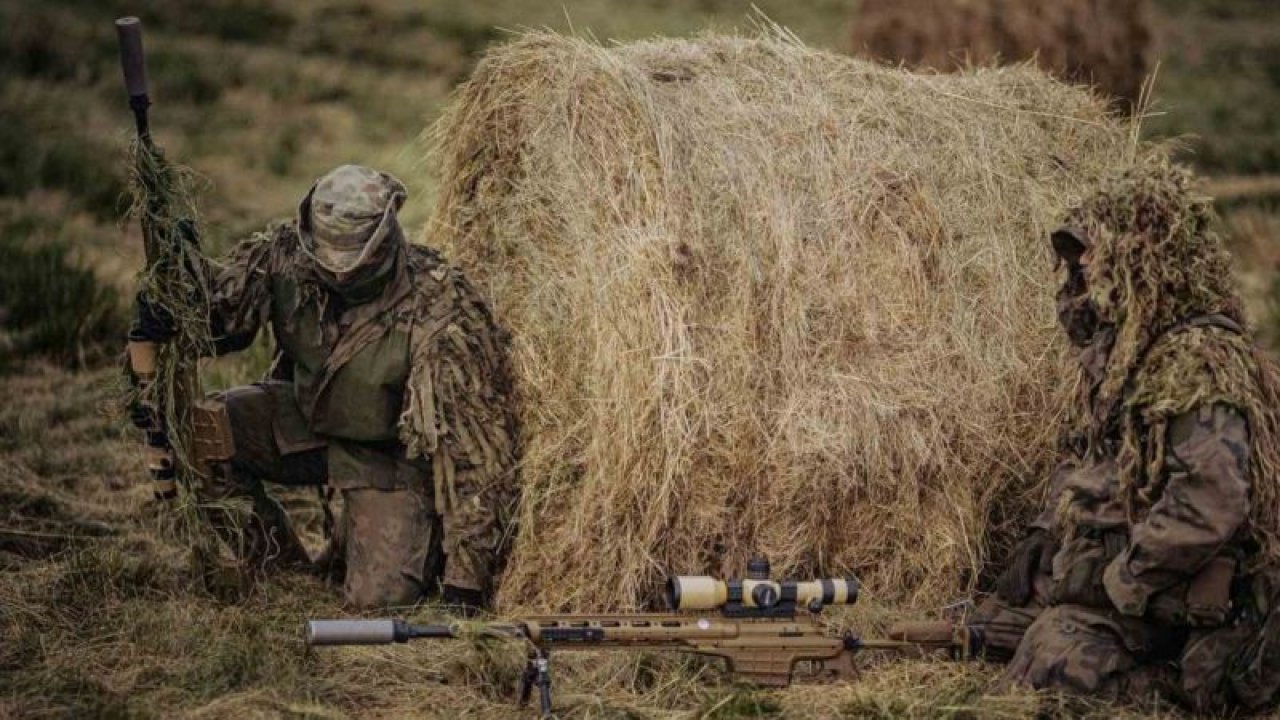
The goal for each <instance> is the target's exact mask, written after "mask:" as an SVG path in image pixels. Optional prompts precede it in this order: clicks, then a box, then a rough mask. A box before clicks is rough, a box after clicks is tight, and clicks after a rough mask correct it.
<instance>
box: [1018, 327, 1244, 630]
mask: <svg viewBox="0 0 1280 720" xmlns="http://www.w3.org/2000/svg"><path fill="white" fill-rule="evenodd" d="M1231 332H1232V331H1231V330H1228V329H1223V328H1218V327H1195V328H1190V329H1185V330H1183V331H1181V332H1180V333H1179V335H1182V336H1185V337H1181V338H1177V339H1176V343H1178V344H1180V345H1182V346H1186V345H1187V344H1188V342H1190V343H1191V344H1194V343H1217V342H1220V341H1223V340H1228V339H1229V337H1228V335H1229V334H1230V333H1231ZM1174 343H1175V338H1174V337H1172V336H1171V337H1168V338H1162V339H1161V340H1159V341H1157V343H1156V345H1155V346H1154V347H1153V348H1152V351H1151V352H1150V356H1151V358H1152V359H1151V360H1150V361H1148V362H1147V363H1146V364H1144V365H1143V366H1142V367H1141V368H1140V369H1139V371H1138V372H1139V373H1140V374H1141V373H1145V372H1148V370H1149V368H1150V367H1151V366H1152V365H1153V364H1158V363H1159V362H1160V358H1161V355H1162V353H1164V352H1166V348H1163V347H1161V346H1162V345H1172V344H1174ZM1206 372H1207V370H1206ZM1181 383H1183V386H1185V387H1196V386H1197V385H1199V384H1200V383H1199V382H1198V379H1197V378H1195V377H1185V378H1182V379H1181ZM1143 386H1144V378H1143V377H1141V376H1139V377H1138V378H1136V381H1135V383H1134V388H1135V390H1134V392H1135V393H1140V392H1141V389H1142V388H1143ZM1181 405H1187V403H1185V402H1184V403H1177V402H1171V403H1164V402H1162V401H1155V402H1147V401H1146V400H1143V401H1140V402H1137V403H1133V402H1130V403H1126V404H1125V406H1124V407H1123V408H1119V409H1117V410H1116V411H1114V412H1101V413H1095V416H1096V417H1107V418H1109V420H1108V421H1107V424H1106V426H1105V427H1102V428H1099V430H1100V431H1099V432H1098V433H1097V434H1096V436H1095V437H1096V438H1097V439H1098V440H1100V442H1095V443H1093V447H1092V448H1091V451H1090V452H1089V453H1087V454H1086V455H1085V456H1084V457H1076V458H1072V459H1070V460H1068V461H1067V462H1065V463H1063V465H1062V466H1061V467H1060V468H1059V469H1058V471H1057V472H1056V473H1055V475H1054V478H1053V481H1052V487H1051V489H1050V493H1049V500H1048V503H1047V504H1046V507H1045V510H1044V512H1043V513H1042V514H1041V515H1040V517H1039V518H1037V520H1036V522H1035V523H1034V524H1035V525H1036V526H1038V527H1042V528H1046V529H1051V530H1053V531H1055V532H1056V533H1057V535H1058V537H1059V540H1060V543H1061V545H1060V548H1059V550H1058V552H1057V554H1056V555H1055V557H1054V560H1053V584H1052V590H1051V591H1050V597H1049V599H1050V602H1051V603H1057V604H1061V603H1072V604H1083V605H1089V606H1095V607H1111V606H1114V607H1115V608H1116V609H1118V610H1120V611H1121V612H1122V613H1124V614H1126V615H1131V616H1144V615H1146V616H1152V617H1155V618H1156V619H1158V620H1161V621H1164V622H1169V623H1172V624H1186V625H1213V624H1215V623H1220V622H1222V621H1223V620H1224V619H1225V617H1224V615H1225V613H1226V612H1227V611H1228V610H1229V605H1230V600H1229V598H1228V595H1229V593H1230V589H1231V581H1232V579H1233V577H1235V576H1238V575H1239V574H1240V573H1241V572H1242V568H1243V567H1244V566H1245V564H1246V560H1247V556H1248V555H1249V554H1250V553H1252V552H1254V551H1255V548H1254V545H1253V543H1252V542H1251V540H1250V528H1249V522H1248V519H1249V503H1250V490H1251V477H1250V462H1249V458H1250V432H1249V423H1248V420H1247V417H1246V415H1245V414H1244V413H1243V412H1242V411H1241V409H1240V408H1239V407H1238V406H1237V405H1235V404H1234V403H1232V402H1231V401H1230V398H1229V397H1222V396H1215V395H1213V394H1205V395H1204V396H1203V397H1199V398H1197V399H1196V400H1195V401H1193V402H1191V403H1190V404H1189V405H1188V406H1187V407H1181ZM1209 605H1214V606H1215V607H1208V606H1209Z"/></svg>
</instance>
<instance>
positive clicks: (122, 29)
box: [116, 17, 147, 98]
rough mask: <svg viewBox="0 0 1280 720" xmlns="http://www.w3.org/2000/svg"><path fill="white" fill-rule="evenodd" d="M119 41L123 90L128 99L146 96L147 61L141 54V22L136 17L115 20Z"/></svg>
mask: <svg viewBox="0 0 1280 720" xmlns="http://www.w3.org/2000/svg"><path fill="white" fill-rule="evenodd" d="M116 35H117V36H118V37H119V39H120V67H121V69H123V70H124V88H125V90H126V91H127V92H128V93H129V97H131V98H134V97H145V96H146V94H147V61H146V56H145V55H143V53H142V21H141V20H139V19H138V18H136V17H122V18H120V19H118V20H116Z"/></svg>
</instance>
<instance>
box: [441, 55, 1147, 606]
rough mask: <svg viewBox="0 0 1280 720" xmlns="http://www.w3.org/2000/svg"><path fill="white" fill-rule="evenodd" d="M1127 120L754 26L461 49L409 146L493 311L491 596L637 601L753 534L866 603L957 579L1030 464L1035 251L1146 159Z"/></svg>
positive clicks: (1050, 385) (1041, 433)
mask: <svg viewBox="0 0 1280 720" xmlns="http://www.w3.org/2000/svg"><path fill="white" fill-rule="evenodd" d="M1131 130H1132V128H1131V126H1130V125H1128V124H1127V123H1125V122H1122V121H1119V120H1117V119H1116V118H1115V117H1114V116H1112V115H1110V114H1109V113H1108V112H1107V108H1106V107H1105V104H1104V103H1103V102H1102V101H1100V100H1099V99H1097V98H1095V97H1093V96H1090V95H1089V94H1088V93H1085V92H1083V91H1080V90H1078V89H1075V88H1070V87H1067V86H1064V85H1062V84H1061V83H1059V82H1057V81H1055V80H1053V79H1052V78H1050V77H1048V76H1047V75H1045V74H1043V73H1042V72H1040V71H1038V70H1036V69H1034V68H1030V67H1025V66H1023V67H1015V68H1001V69H987V70H980V71H974V72H969V73H962V74H958V75H945V76H944V75H915V74H911V73H908V72H904V71H901V70H896V69H889V68H884V67H881V66H879V65H875V64H873V63H870V62H866V61H861V60H857V59H853V58H849V57H845V56H842V55H837V54H832V53H824V52H819V51H815V50H812V49H809V48H806V47H804V46H802V45H800V44H799V43H798V42H796V41H795V40H794V39H793V38H790V37H788V36H786V35H785V34H784V33H781V32H771V31H766V32H764V33H763V34H762V35H760V36H758V37H726V36H715V35H711V36H705V37H701V38H698V39H695V40H655V41H649V42H640V43H634V44H624V45H617V46H611V47H607V48H606V47H602V46H600V45H598V44H596V43H593V42H590V41H587V40H583V39H576V38H566V37H562V36H558V35H554V34H545V33H535V34H530V35H526V36H523V37H521V38H519V39H517V40H515V41H514V42H512V43H510V44H507V45H504V46H501V47H498V48H496V49H494V50H491V51H490V52H489V53H488V55H487V56H486V57H485V58H484V59H483V60H482V61H481V63H480V64H479V65H478V67H477V69H476V72H475V75H474V77H473V78H472V79H471V80H470V81H469V82H468V83H466V84H465V85H463V86H462V87H460V88H459V90H458V91H457V93H456V95H455V98H454V101H453V104H452V106H451V107H450V108H449V109H448V110H447V111H446V113H445V114H444V116H443V118H442V119H441V121H440V122H439V124H438V125H436V126H435V128H434V129H433V130H432V131H431V133H430V139H433V140H434V142H435V152H436V157H437V158H438V160H439V163H440V165H441V169H440V173H441V182H440V187H441V191H440V203H439V205H438V206H437V209H436V212H435V214H434V216H433V218H432V219H431V221H430V222H429V224H428V227H427V230H426V233H425V240H426V243H427V244H429V245H432V246H434V247H440V248H442V249H443V250H444V251H445V253H446V254H447V255H448V256H449V257H450V258H452V259H454V260H455V261H456V262H458V263H459V264H460V265H461V266H462V267H463V269H464V270H465V271H466V273H467V275H468V277H471V278H473V279H474V280H475V281H476V283H477V285H478V286H479V287H480V288H481V289H482V291H483V292H484V293H485V294H486V295H487V296H489V297H490V298H492V300H493V304H494V309H495V315H496V316H497V319H498V321H499V322H501V323H502V324H503V325H504V326H506V327H509V328H510V329H511V331H512V336H513V343H512V357H513V368H514V371H515V377H516V384H517V389H518V390H519V392H520V396H521V399H522V403H521V406H520V413H521V418H520V419H521V428H522V431H523V433H522V449H523V456H522V464H521V470H522V472H521V477H522V492H523V496H522V504H521V516H520V520H519V527H520V530H519V535H518V537H517V539H516V545H515V548H514V552H513V556H512V559H511V562H510V565H509V567H508V570H507V573H506V576H505V578H504V581H503V585H502V595H501V596H500V598H499V602H500V603H505V604H506V606H507V607H513V606H520V607H531V608H557V609H582V610H593V609H594V610H605V609H608V610H619V609H626V608H632V607H638V606H642V605H644V604H646V603H648V602H650V601H654V600H655V599H656V594H657V593H656V589H657V588H659V587H660V585H661V579H662V578H663V577H664V576H665V575H666V574H668V573H677V574H678V573H694V574H697V573H707V572H711V573H720V574H725V575H732V574H735V573H739V572H741V568H742V567H743V564H744V563H745V561H746V559H747V558H748V557H749V556H750V555H751V554H753V553H755V552H763V553H765V554H767V555H768V556H769V557H771V558H772V559H773V561H774V565H775V567H776V568H778V570H779V572H780V574H782V575H784V576H788V577H797V576H825V575H833V576H845V575H847V574H855V575H857V576H859V577H860V578H861V579H862V580H864V587H865V588H866V590H867V594H868V597H874V598H875V599H876V600H877V601H883V602H896V603H909V604H915V605H917V606H923V607H930V606H936V605H938V604H941V603H944V602H947V601H948V600H950V599H953V598H954V597H955V594H956V593H957V592H958V591H960V590H962V589H964V588H966V587H973V586H974V585H975V584H976V583H977V581H978V576H979V574H980V573H981V572H982V568H983V567H984V565H985V564H986V563H987V561H988V558H989V557H991V556H992V554H994V555H995V556H1002V555H1003V549H1002V544H1003V543H1004V542H1007V539H1008V536H1007V535H1002V533H1007V532H1010V531H1011V530H1012V528H1014V527H1017V528H1019V529H1020V527H1021V526H1022V524H1023V521H1024V520H1025V518H1026V516H1027V514H1028V513H1029V512H1030V509H1031V507H1030V505H1031V501H1032V499H1031V496H1032V494H1033V489H1032V487H1031V486H1033V485H1035V484H1037V483H1038V482H1039V481H1040V480H1041V479H1042V478H1044V477H1046V476H1047V474H1048V472H1047V470H1048V467H1049V466H1050V464H1051V463H1052V462H1053V461H1054V460H1055V458H1056V442H1057V434H1058V432H1059V430H1060V428H1059V427H1057V423H1056V422H1054V419H1055V417H1056V416H1055V412H1056V411H1057V410H1056V409H1057V408H1060V407H1063V406H1064V404H1063V403H1062V401H1061V397H1060V396H1061V395H1062V394H1064V393H1065V392H1067V389H1068V388H1069V386H1070V379H1069V378H1070V376H1069V375H1068V372H1069V365H1068V364H1067V363H1066V362H1064V353H1063V350H1064V347H1063V346H1064V343H1063V342H1062V338H1061V337H1060V333H1059V331H1058V330H1057V328H1056V323H1055V319H1054V313H1053V307H1054V302H1053V293H1054V290H1055V289H1056V286H1057V283H1056V280H1055V277H1054V272H1053V262H1052V259H1051V256H1050V253H1049V250H1048V247H1047V244H1046V243H1045V238H1046V237H1047V234H1048V232H1049V230H1051V229H1052V228H1053V227H1055V226H1056V225H1055V223H1057V222H1058V221H1059V220H1060V219H1061V217H1062V214H1063V213H1064V212H1065V211H1066V208H1068V207H1070V206H1071V205H1073V204H1075V203H1076V202H1078V201H1079V199H1080V198H1081V197H1083V196H1084V195H1085V194H1086V193H1087V192H1089V191H1090V189H1091V188H1092V186H1094V185H1095V184H1096V183H1097V182H1098V180H1099V178H1101V177H1105V176H1108V175H1111V174H1114V173H1116V172H1118V171H1120V170H1121V169H1123V168H1124V167H1126V166H1127V165H1128V164H1129V163H1131V162H1133V159H1134V158H1135V156H1139V155H1143V154H1146V153H1148V152H1152V151H1151V150H1149V149H1147V148H1144V147H1140V146H1135V145H1134V141H1133V140H1132V135H1131V132H1130V131H1131ZM1024 492H1025V497H1024V496H1023V493H1024ZM584 548H590V552H584V551H583V549H584ZM549 577H555V578H560V579H561V581H560V582H556V583H549V582H547V578H549Z"/></svg>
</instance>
